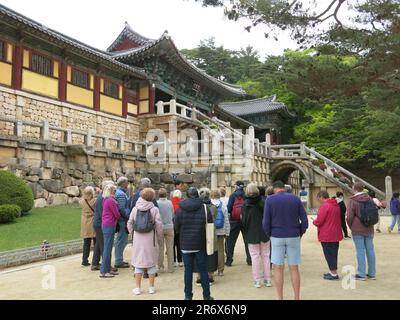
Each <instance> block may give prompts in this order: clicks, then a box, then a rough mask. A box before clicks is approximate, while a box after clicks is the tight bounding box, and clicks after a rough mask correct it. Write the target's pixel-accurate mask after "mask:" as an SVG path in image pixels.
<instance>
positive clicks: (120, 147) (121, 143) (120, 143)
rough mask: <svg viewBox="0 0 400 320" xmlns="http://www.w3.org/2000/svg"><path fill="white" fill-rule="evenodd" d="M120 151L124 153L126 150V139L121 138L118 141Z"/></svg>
mask: <svg viewBox="0 0 400 320" xmlns="http://www.w3.org/2000/svg"><path fill="white" fill-rule="evenodd" d="M118 149H119V150H121V151H124V149H125V139H124V137H121V138H120V139H119V140H118Z"/></svg>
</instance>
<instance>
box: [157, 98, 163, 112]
mask: <svg viewBox="0 0 400 320" xmlns="http://www.w3.org/2000/svg"><path fill="white" fill-rule="evenodd" d="M156 106H157V114H158V115H162V114H164V103H163V102H162V101H158V102H157V104H156Z"/></svg>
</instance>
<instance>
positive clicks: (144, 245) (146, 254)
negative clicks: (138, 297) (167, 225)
mask: <svg viewBox="0 0 400 320" xmlns="http://www.w3.org/2000/svg"><path fill="white" fill-rule="evenodd" d="M138 210H140V211H147V210H150V212H151V215H152V217H153V219H154V221H155V223H156V225H155V232H149V233H138V232H135V231H134V230H133V224H134V223H135V218H136V214H137V211H138ZM128 230H129V233H130V234H132V233H133V243H132V265H133V266H134V267H136V268H151V267H155V266H156V265H157V261H158V252H159V246H158V243H159V242H160V241H161V237H162V235H163V225H162V221H161V216H160V212H159V211H158V208H157V207H155V206H154V203H153V202H149V201H146V200H144V199H143V198H139V200H138V201H137V202H136V206H135V208H133V210H132V212H131V215H130V218H129V221H128Z"/></svg>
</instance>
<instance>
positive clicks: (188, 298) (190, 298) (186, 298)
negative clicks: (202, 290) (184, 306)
mask: <svg viewBox="0 0 400 320" xmlns="http://www.w3.org/2000/svg"><path fill="white" fill-rule="evenodd" d="M185 300H193V298H192V297H185Z"/></svg>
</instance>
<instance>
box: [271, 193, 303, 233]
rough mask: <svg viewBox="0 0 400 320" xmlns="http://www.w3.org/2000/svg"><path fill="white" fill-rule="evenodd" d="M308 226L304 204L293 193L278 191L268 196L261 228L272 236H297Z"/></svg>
mask: <svg viewBox="0 0 400 320" xmlns="http://www.w3.org/2000/svg"><path fill="white" fill-rule="evenodd" d="M307 228H308V218H307V213H306V210H305V209H304V205H303V204H302V203H301V201H300V199H299V198H298V197H296V196H295V195H293V194H291V193H287V192H278V193H276V194H274V195H272V196H269V197H268V198H267V200H266V201H265V205H264V218H263V230H264V232H265V233H266V234H267V236H270V237H274V238H297V237H300V236H302V235H303V234H304V233H305V232H306V230H307Z"/></svg>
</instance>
